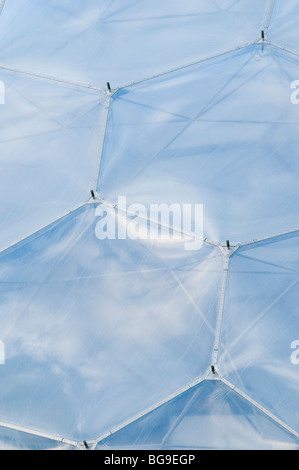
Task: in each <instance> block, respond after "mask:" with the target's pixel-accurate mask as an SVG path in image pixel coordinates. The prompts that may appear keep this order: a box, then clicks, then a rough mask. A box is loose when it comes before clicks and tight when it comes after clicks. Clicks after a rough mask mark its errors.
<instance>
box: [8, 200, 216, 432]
mask: <svg viewBox="0 0 299 470" xmlns="http://www.w3.org/2000/svg"><path fill="white" fill-rule="evenodd" d="M110 217H113V215H112V214H111V215H110ZM97 221H98V218H97V217H96V215H95V207H94V205H93V204H89V205H86V206H85V207H84V208H81V209H78V210H77V211H74V212H73V213H72V214H69V215H68V216H66V217H65V218H63V219H62V220H60V221H58V222H57V223H55V224H54V225H52V226H50V227H48V228H46V229H44V230H43V231H40V232H38V233H37V234H36V235H35V236H33V237H30V238H28V239H26V240H25V241H23V242H21V243H20V244H17V245H15V246H14V247H13V248H11V249H9V250H7V251H5V252H4V253H2V254H1V256H0V266H1V270H0V272H1V275H0V289H1V309H0V312H1V313H0V320H1V325H2V326H1V335H2V336H1V340H2V341H3V343H4V344H5V349H6V360H5V364H3V365H2V366H1V368H0V373H1V383H2V393H1V397H0V415H1V419H2V420H3V421H4V422H8V423H16V422H21V423H22V424H23V425H24V426H25V427H27V428H31V429H36V430H38V431H43V432H48V433H50V434H52V435H57V436H64V437H66V438H69V439H75V440H78V441H80V440H83V439H91V438H95V437H98V436H99V435H100V434H101V433H103V432H105V431H107V430H109V429H110V428H111V427H114V426H115V425H117V424H119V423H121V422H122V421H123V420H125V419H128V418H130V417H132V415H135V414H137V413H139V412H141V411H143V410H144V409H145V408H148V407H149V406H152V405H154V404H155V403H156V402H157V401H159V400H161V399H164V398H165V396H167V395H169V394H171V393H173V392H174V391H175V390H176V389H178V388H180V387H182V386H184V385H186V384H188V383H189V382H191V381H193V380H194V378H195V377H197V376H203V375H204V374H205V372H206V369H207V368H208V367H209V364H210V361H211V351H212V347H213V342H214V335H215V327H216V318H217V313H218V304H219V293H220V287H221V279H222V269H223V257H222V255H221V253H220V251H219V249H218V248H217V247H216V248H215V247H213V246H209V245H204V246H203V247H202V248H201V250H198V251H186V250H185V249H184V246H183V245H182V242H180V241H179V242H176V241H174V242H171V241H169V242H166V243H165V241H164V242H163V243H161V244H160V243H159V242H158V241H157V242H153V241H147V240H144V241H141V240H140V241H139V240H131V239H125V240H110V239H106V240H99V239H98V238H97V236H96V231H95V230H96V224H97Z"/></svg>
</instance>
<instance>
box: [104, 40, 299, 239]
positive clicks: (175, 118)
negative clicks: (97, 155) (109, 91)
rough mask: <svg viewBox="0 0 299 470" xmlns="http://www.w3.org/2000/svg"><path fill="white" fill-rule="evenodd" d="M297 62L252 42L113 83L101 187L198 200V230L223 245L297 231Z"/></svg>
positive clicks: (149, 198)
mask: <svg viewBox="0 0 299 470" xmlns="http://www.w3.org/2000/svg"><path fill="white" fill-rule="evenodd" d="M298 65H299V61H298V58H296V57H293V56H291V55H288V54H286V53H283V52H281V51H279V50H277V49H276V48H274V47H272V46H270V45H266V44H256V45H254V46H251V47H247V48H245V49H242V50H240V51H238V52H235V53H232V54H227V55H223V56H221V57H219V58H215V59H212V60H210V61H205V62H203V63H201V64H197V65H194V66H192V67H187V68H185V69H182V70H180V71H177V72H173V73H170V74H166V75H163V76H161V77H158V78H155V79H153V80H149V81H146V82H142V83H140V84H136V85H134V86H132V87H128V88H125V89H121V90H119V91H118V92H116V93H115V94H114V95H113V96H112V99H111V107H110V114H109V118H108V127H107V134H106V141H105V146H104V152H103V155H102V161H101V172H100V178H99V183H98V192H99V193H100V195H101V196H102V197H103V198H104V199H106V200H108V201H111V202H116V201H117V197H118V195H122V194H125V195H126V196H127V199H128V202H140V203H142V204H145V205H149V204H150V203H154V202H155V203H157V202H159V203H164V202H165V203H174V202H180V203H184V202H185V203H193V204H195V203H200V204H203V208H204V235H205V236H206V237H207V238H209V239H212V240H217V241H221V242H225V240H227V239H230V240H231V241H233V242H241V241H247V240H251V239H255V238H260V237H264V236H266V235H272V234H276V233H280V232H281V231H284V230H288V229H292V228H297V227H298V225H299V220H298V204H299V190H298V184H297V174H298V170H299V168H298V159H297V158H296V152H297V148H298V145H299V137H298V132H297V127H298V124H299V113H298V108H297V107H296V106H294V105H293V104H292V103H291V101H290V95H291V92H290V84H291V77H294V76H296V74H297V71H298Z"/></svg>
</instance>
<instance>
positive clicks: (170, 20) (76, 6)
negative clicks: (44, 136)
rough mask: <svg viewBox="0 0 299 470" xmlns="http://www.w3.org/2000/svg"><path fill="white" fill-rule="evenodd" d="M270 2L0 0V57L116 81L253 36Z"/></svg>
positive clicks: (90, 79)
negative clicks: (0, 6)
mask: <svg viewBox="0 0 299 470" xmlns="http://www.w3.org/2000/svg"><path fill="white" fill-rule="evenodd" d="M269 5H270V0H269V1H268V0H267V1H264V2H261V1H259V0H241V1H238V2H236V1H234V0H221V1H220V0H218V1H215V0H188V2H181V1H179V0H163V2H161V1H159V0H146V1H144V0H143V1H142V2H140V1H133V0H126V1H124V0H114V1H113V2H112V1H109V0H101V1H100V2H99V1H98V0H89V1H88V2H84V1H81V0H80V1H76V2H73V1H72V0H64V2H63V5H62V4H61V2H60V1H59V0H52V1H51V2H37V1H35V0H17V1H6V3H5V5H4V8H3V12H2V15H1V17H0V26H1V27H0V42H1V44H2V47H1V52H0V62H2V63H6V64H11V65H14V66H18V67H21V68H25V69H30V70H32V71H35V72H39V73H46V74H50V75H55V76H58V77H63V78H68V79H70V80H75V81H82V82H84V83H92V84H94V85H99V86H106V82H107V80H110V81H111V83H112V84H113V85H115V86H119V85H121V84H122V85H123V84H125V83H127V82H131V81H133V80H136V79H140V78H143V77H144V76H147V75H152V74H156V73H158V72H160V71H161V70H165V68H166V69H167V68H169V67H176V66H178V65H182V64H185V63H186V62H189V61H194V60H197V59H198V58H201V57H206V56H207V55H212V54H216V53H219V52H221V51H224V50H226V49H231V48H234V47H236V46H238V45H240V44H244V43H247V42H252V41H255V40H256V39H258V38H259V36H260V30H261V29H262V27H263V24H264V20H265V16H266V13H267V10H268V8H269Z"/></svg>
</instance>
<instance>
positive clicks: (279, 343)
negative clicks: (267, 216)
mask: <svg viewBox="0 0 299 470" xmlns="http://www.w3.org/2000/svg"><path fill="white" fill-rule="evenodd" d="M298 248H299V234H298V232H294V233H293V234H289V235H284V236H281V237H274V238H273V239H270V240H266V241H264V242H260V243H253V244H250V245H248V246H244V247H241V248H239V249H238V250H237V251H236V252H235V253H234V254H233V256H232V258H231V259H230V268H229V274H228V284H227V290H226V296H225V306H224V312H223V323H222V331H221V337H220V355H219V367H220V370H221V373H222V374H223V376H224V377H225V378H226V379H227V380H229V381H230V382H232V383H233V384H234V385H236V386H237V387H239V388H240V389H241V390H242V391H243V392H245V393H246V394H248V395H249V396H250V397H251V398H252V399H254V400H256V401H257V402H259V403H260V405H261V406H263V407H265V408H266V409H267V410H268V411H270V412H271V413H273V414H274V415H275V416H277V417H278V418H280V419H281V420H282V421H284V422H285V423H286V424H288V425H289V426H291V427H292V428H293V429H295V430H296V431H297V432H298V431H299V426H298V423H299V414H298V406H297V403H298V400H299V374H298V367H299V366H298V365H296V364H294V363H293V361H292V360H291V359H292V353H293V352H294V351H293V349H292V343H293V342H294V341H296V340H298V328H299V308H298V282H299V277H298V261H299V250H298Z"/></svg>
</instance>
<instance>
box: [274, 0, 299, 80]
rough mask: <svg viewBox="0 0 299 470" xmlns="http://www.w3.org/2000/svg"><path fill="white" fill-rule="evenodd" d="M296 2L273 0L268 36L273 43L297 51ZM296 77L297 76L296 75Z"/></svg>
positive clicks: (298, 39) (298, 48) (292, 0)
mask: <svg viewBox="0 0 299 470" xmlns="http://www.w3.org/2000/svg"><path fill="white" fill-rule="evenodd" d="M298 13H299V12H298V2H297V1H296V0H288V1H287V2H286V1H284V0H275V2H274V7H273V11H272V16H271V21H270V24H269V29H268V38H269V40H271V41H273V42H274V43H276V44H278V45H280V46H283V47H287V48H288V49H290V50H292V51H294V52H297V53H299V38H298V33H297V31H298ZM296 78H297V77H296Z"/></svg>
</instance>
